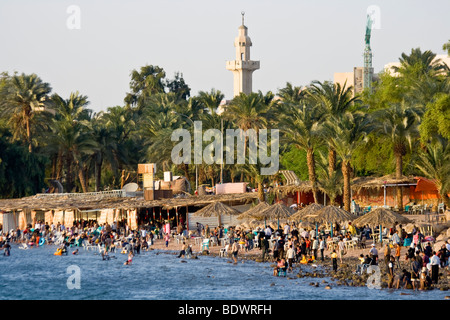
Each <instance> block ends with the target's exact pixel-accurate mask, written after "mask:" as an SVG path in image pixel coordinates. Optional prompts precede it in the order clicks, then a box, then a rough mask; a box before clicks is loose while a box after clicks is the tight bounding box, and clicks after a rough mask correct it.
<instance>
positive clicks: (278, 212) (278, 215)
mask: <svg viewBox="0 0 450 320" xmlns="http://www.w3.org/2000/svg"><path fill="white" fill-rule="evenodd" d="M291 214H292V212H291V210H290V209H289V208H288V207H287V206H286V205H285V204H284V203H282V202H279V203H276V204H274V205H271V206H270V207H268V208H267V209H265V210H263V211H261V212H259V213H257V214H255V218H257V219H260V220H263V219H264V221H266V220H268V219H269V220H273V219H277V220H278V228H280V219H289V217H290V216H291Z"/></svg>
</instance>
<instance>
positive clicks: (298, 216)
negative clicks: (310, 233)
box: [290, 203, 324, 221]
mask: <svg viewBox="0 0 450 320" xmlns="http://www.w3.org/2000/svg"><path fill="white" fill-rule="evenodd" d="M323 207H324V206H323V205H321V204H318V203H311V204H309V205H307V206H306V207H305V208H303V209H300V210H299V211H297V212H296V213H295V214H293V215H292V216H291V218H290V219H291V220H294V221H298V220H303V219H304V218H305V216H308V215H315V214H316V212H317V211H319V210H320V209H322V208H323Z"/></svg>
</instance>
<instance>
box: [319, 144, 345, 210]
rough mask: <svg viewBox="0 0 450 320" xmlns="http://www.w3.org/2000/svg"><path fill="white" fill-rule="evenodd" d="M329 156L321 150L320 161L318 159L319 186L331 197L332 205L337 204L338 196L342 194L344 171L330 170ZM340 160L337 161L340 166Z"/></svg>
mask: <svg viewBox="0 0 450 320" xmlns="http://www.w3.org/2000/svg"><path fill="white" fill-rule="evenodd" d="M328 160H329V159H328V158H327V157H326V156H325V155H324V154H323V153H322V152H319V161H318V168H319V169H320V170H318V179H317V185H318V188H319V189H320V190H321V191H322V192H324V193H325V194H327V195H328V197H329V198H330V205H332V206H333V205H335V203H336V198H337V197H338V196H340V195H342V171H340V170H334V171H331V172H330V170H329V165H328ZM339 164H340V162H339V161H338V162H337V165H338V166H339Z"/></svg>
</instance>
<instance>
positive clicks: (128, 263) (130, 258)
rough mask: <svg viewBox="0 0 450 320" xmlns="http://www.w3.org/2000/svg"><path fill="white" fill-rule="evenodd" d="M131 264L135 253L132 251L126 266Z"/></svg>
mask: <svg viewBox="0 0 450 320" xmlns="http://www.w3.org/2000/svg"><path fill="white" fill-rule="evenodd" d="M131 262H133V253H132V252H131V251H130V253H128V260H127V261H125V263H124V265H130V264H131Z"/></svg>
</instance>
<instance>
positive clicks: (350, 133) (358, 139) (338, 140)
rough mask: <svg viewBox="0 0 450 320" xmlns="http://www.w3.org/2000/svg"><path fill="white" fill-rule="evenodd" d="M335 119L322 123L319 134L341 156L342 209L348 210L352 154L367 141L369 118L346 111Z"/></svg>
mask: <svg viewBox="0 0 450 320" xmlns="http://www.w3.org/2000/svg"><path fill="white" fill-rule="evenodd" d="M337 120H338V121H327V122H326V123H324V124H323V128H322V129H321V134H322V135H323V136H324V137H325V139H328V141H329V142H330V144H331V146H332V147H333V148H334V149H335V150H336V153H337V155H338V156H339V157H340V158H341V161H342V162H341V170H342V176H343V179H344V191H343V197H344V209H345V210H347V211H350V203H351V194H350V188H351V186H350V181H351V175H352V165H351V161H352V155H353V153H354V151H355V150H356V149H357V148H358V147H359V146H361V145H362V144H363V143H365V142H366V141H367V139H366V137H367V134H368V132H369V131H370V128H371V119H370V117H369V116H368V115H367V114H365V113H363V112H361V111H355V112H350V111H347V112H345V113H344V114H342V115H341V116H340V117H339V118H338V119H337Z"/></svg>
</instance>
